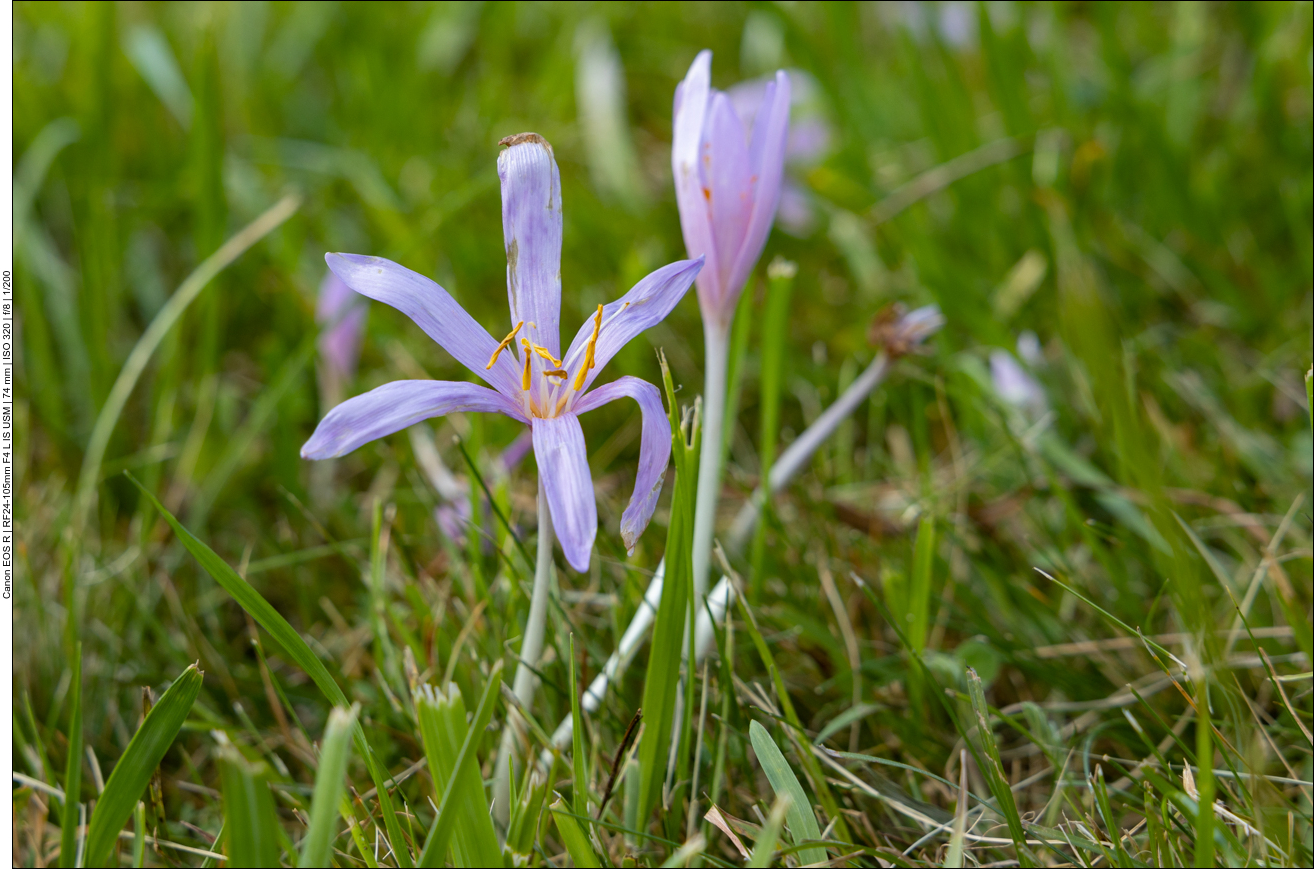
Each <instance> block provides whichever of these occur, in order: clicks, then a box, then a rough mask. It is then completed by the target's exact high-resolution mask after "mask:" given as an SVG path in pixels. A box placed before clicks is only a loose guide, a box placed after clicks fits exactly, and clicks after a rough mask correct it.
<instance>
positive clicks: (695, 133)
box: [671, 51, 790, 606]
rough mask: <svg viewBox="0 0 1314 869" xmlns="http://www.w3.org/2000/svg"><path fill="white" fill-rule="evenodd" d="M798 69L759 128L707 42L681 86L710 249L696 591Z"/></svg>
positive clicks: (704, 243) (679, 157) (681, 170)
mask: <svg viewBox="0 0 1314 869" xmlns="http://www.w3.org/2000/svg"><path fill="white" fill-rule="evenodd" d="M789 103H790V87H789V76H788V75H787V74H786V73H785V72H784V70H781V71H778V72H777V73H776V75H775V78H774V80H772V81H769V82H767V84H766V86H765V88H764V91H763V94H762V102H761V106H760V108H759V109H758V111H757V115H756V117H755V118H754V119H753V127H752V131H751V133H750V131H749V130H748V129H747V128H746V127H745V125H744V123H743V121H742V120H741V118H740V116H739V114H738V112H736V111H735V107H734V103H733V101H732V100H731V99H730V97H729V96H727V95H726V94H725V93H723V92H722V91H718V90H716V89H714V88H713V87H712V53H711V52H710V51H702V52H700V53H699V54H698V56H697V57H696V58H694V62H693V65H692V66H690V67H689V73H688V74H687V75H686V76H685V77H684V81H682V82H680V84H679V86H678V87H677V88H676V89H675V108H674V137H673V138H674V141H673V142H672V145H671V169H672V171H673V172H674V175H675V198H676V202H677V204H678V205H679V208H680V228H681V230H682V231H683V233H684V244H685V247H686V248H687V249H688V251H689V256H690V257H700V256H701V257H705V258H706V259H705V262H704V266H703V270H702V272H700V273H699V275H698V279H697V282H696V285H697V287H698V305H699V307H700V308H701V309H702V314H703V337H704V341H705V347H706V353H705V357H704V373H705V378H706V381H705V387H704V390H703V431H704V432H705V433H706V434H705V435H704V437H703V446H702V454H701V455H700V456H699V461H698V499H697V504H696V507H695V511H694V512H695V515H694V543H693V572H694V576H693V578H694V593H695V595H696V598H695V599H696V600H697V601H699V602H700V603H699V606H701V601H702V598H703V596H704V595H705V594H706V592H707V571H708V564H709V562H710V559H711V553H712V531H713V525H714V524H715V520H716V506H717V501H718V495H719V493H720V488H721V437H720V432H721V426H722V416H723V414H724V411H725V381H726V353H727V350H728V345H729V336H730V324H731V321H732V320H733V318H734V312H735V306H736V305H737V304H738V302H739V296H740V294H741V293H743V291H744V284H745V283H746V282H747V281H748V276H749V275H750V274H751V273H752V271H753V267H754V266H755V265H756V264H757V260H758V258H759V257H760V256H761V255H762V248H763V247H764V246H765V245H766V239H767V235H768V233H770V232H771V224H772V223H773V222H774V220H775V215H776V207H777V205H778V204H779V202H780V187H781V180H782V177H783V175H784V170H785V152H786V142H787V140H788V136H789Z"/></svg>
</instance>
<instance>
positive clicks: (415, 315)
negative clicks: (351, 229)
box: [324, 253, 520, 396]
mask: <svg viewBox="0 0 1314 869" xmlns="http://www.w3.org/2000/svg"><path fill="white" fill-rule="evenodd" d="M324 261H325V262H327V263H328V267H329V268H330V269H332V270H333V273H334V274H336V275H337V276H338V277H340V278H342V280H343V281H345V282H346V283H347V285H348V286H349V287H351V288H352V289H353V290H355V291H356V292H358V293H360V294H361V295H362V296H368V297H370V298H371V299H375V300H377V301H380V302H383V303H384V304H387V305H392V306H393V307H394V308H396V309H397V310H399V311H401V312H402V313H403V314H405V315H406V316H408V317H410V318H411V319H412V320H414V321H415V324H416V325H417V326H419V327H420V328H421V329H423V330H424V331H425V333H426V334H427V335H428V336H429V337H430V338H432V339H433V340H435V341H437V342H438V344H439V345H440V346H441V347H442V348H443V349H444V350H446V351H447V352H448V353H450V354H452V357H453V358H455V359H456V361H457V362H460V363H461V364H462V365H464V366H465V367H466V368H469V369H470V370H471V371H473V372H474V373H475V374H478V375H479V376H480V377H482V378H483V379H484V380H485V381H487V383H488V384H489V385H490V386H492V387H493V388H494V389H496V390H497V391H498V392H501V393H502V394H504V395H508V396H518V395H519V394H520V371H519V369H518V368H517V366H516V363H515V360H514V359H513V358H512V357H511V356H509V355H508V354H505V353H504V354H502V355H501V356H499V357H498V360H497V363H496V364H494V365H493V367H492V369H490V370H484V369H485V366H486V365H488V360H489V358H490V357H491V356H492V355H493V351H494V350H496V349H497V341H496V340H494V339H493V337H492V336H491V335H489V334H488V331H487V330H485V329H484V327H483V326H480V325H479V324H478V323H477V322H475V319H474V318H473V317H471V316H470V315H469V314H467V313H466V312H465V309H464V308H462V307H461V306H460V305H459V304H458V303H457V301H456V300H455V299H453V298H452V297H451V296H450V295H448V293H447V291H446V290H444V289H443V288H442V287H440V286H438V285H437V284H435V283H434V282H433V281H431V280H429V279H428V278H426V277H425V276H424V275H421V274H417V273H415V272H413V271H411V270H410V269H408V268H405V267H403V266H399V265H397V264H396V263H395V262H392V261H391V260H386V259H383V258H382V257H377V256H359V255H357V254H353V253H329V254H325V255H324Z"/></svg>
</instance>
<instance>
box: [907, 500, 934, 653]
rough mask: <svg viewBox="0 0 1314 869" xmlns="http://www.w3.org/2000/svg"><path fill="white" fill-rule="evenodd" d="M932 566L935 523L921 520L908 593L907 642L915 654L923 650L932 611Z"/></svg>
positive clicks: (914, 547)
mask: <svg viewBox="0 0 1314 869" xmlns="http://www.w3.org/2000/svg"><path fill="white" fill-rule="evenodd" d="M934 566H935V520H934V519H932V518H931V517H930V516H923V517H922V518H921V519H920V520H919V521H918V522H917V542H916V543H915V544H914V545H913V569H912V582H911V585H910V587H909V589H908V613H907V615H908V617H909V618H908V642H909V643H910V644H911V645H912V646H913V648H914V649H915V650H916V651H917V652H921V651H922V650H923V649H925V648H926V629H927V626H928V622H929V621H930V610H931V579H932V577H931V573H932V569H933V567H934Z"/></svg>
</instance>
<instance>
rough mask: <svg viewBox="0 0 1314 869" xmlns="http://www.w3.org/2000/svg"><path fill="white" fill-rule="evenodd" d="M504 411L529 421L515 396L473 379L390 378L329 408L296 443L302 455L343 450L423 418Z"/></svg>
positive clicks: (333, 455)
mask: <svg viewBox="0 0 1314 869" xmlns="http://www.w3.org/2000/svg"><path fill="white" fill-rule="evenodd" d="M470 410H473V411H480V412H483V413H504V414H506V415H507V416H509V417H512V418H514V419H518V420H520V421H521V422H528V421H529V420H527V419H526V418H525V415H524V413H523V412H522V411H521V410H520V408H519V406H517V405H516V404H515V403H514V402H512V401H510V400H509V399H507V398H506V397H505V396H503V395H501V394H500V393H497V392H494V391H493V390H491V389H488V388H487V387H484V386H479V385H478V384H475V383H453V382H451V381H447V380H395V381H393V382H392V383H385V384H383V385H382V386H380V387H379V388H378V389H372V390H370V391H369V392H367V393H365V394H364V395H358V396H356V397H355V398H350V399H348V400H346V401H344V402H343V403H342V404H339V405H338V406H337V407H335V408H333V409H332V410H331V411H329V413H328V416H326V417H324V419H322V420H321V421H320V423H319V425H318V426H317V427H316V428H315V433H314V434H313V435H311V436H310V440H308V441H306V445H305V446H303V447H302V448H301V457H302V458H303V459H332V458H336V457H337V456H344V455H346V454H347V453H349V452H351V451H352V450H354V449H356V448H357V447H359V446H361V445H362V444H367V443H369V442H370V441H372V440H378V439H379V438H381V437H384V436H386V435H390V434H392V433H393V432H396V431H401V430H402V429H404V428H407V427H409V426H411V425H414V424H415V423H417V422H419V421H420V420H423V419H429V418H431V417H435V416H443V415H445V414H449V413H458V412H461V411H470Z"/></svg>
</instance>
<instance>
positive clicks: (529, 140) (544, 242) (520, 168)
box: [497, 133, 561, 356]
mask: <svg viewBox="0 0 1314 869" xmlns="http://www.w3.org/2000/svg"><path fill="white" fill-rule="evenodd" d="M502 141H503V142H504V143H508V144H510V147H509V148H507V149H506V150H505V151H503V152H502V153H501V154H500V155H499V156H498V158H497V176H498V177H499V178H501V179H502V235H503V238H504V239H505V241H506V290H507V299H508V301H509V302H510V304H511V327H512V328H515V325H516V323H519V322H521V321H522V320H523V321H524V323H525V326H524V331H522V332H521V333H520V337H523V338H528V339H529V340H530V341H533V342H534V343H535V344H537V345H539V346H540V347H542V348H544V349H545V350H547V351H548V352H549V353H551V354H552V355H553V356H559V355H560V353H561V336H560V331H561V326H560V321H561V177H560V175H559V174H558V172H557V161H556V160H555V159H554V158H553V156H552V146H551V145H549V144H548V143H547V142H546V141H545V140H544V139H543V137H542V136H540V135H538V134H537V133H521V134H520V135H518V136H511V137H510V138H508V139H503V140H502ZM531 324H532V325H531Z"/></svg>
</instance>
